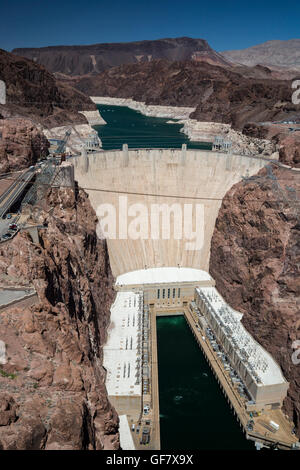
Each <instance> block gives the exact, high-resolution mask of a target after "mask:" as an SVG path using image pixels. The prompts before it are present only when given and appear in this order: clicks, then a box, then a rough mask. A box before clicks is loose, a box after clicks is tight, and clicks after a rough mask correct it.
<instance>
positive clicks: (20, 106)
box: [0, 49, 96, 127]
mask: <svg viewBox="0 0 300 470" xmlns="http://www.w3.org/2000/svg"><path fill="white" fill-rule="evenodd" d="M0 80H2V81H4V82H5V83H6V90H7V99H6V104H5V105H1V104H0V118H1V117H2V118H7V117H30V118H31V119H32V120H33V121H34V122H35V123H40V124H43V125H44V126H48V127H53V126H55V125H57V126H58V125H62V124H66V123H78V124H80V123H86V122H87V121H86V118H85V117H84V116H83V115H82V114H79V113H78V111H83V110H94V109H96V107H95V105H94V104H93V103H92V102H91V100H90V98H89V97H88V96H85V95H84V94H82V93H80V92H79V91H78V90H75V89H74V88H72V87H70V86H69V85H67V84H61V83H58V82H57V81H56V79H55V77H54V76H53V75H52V74H51V73H50V72H48V71H47V70H46V69H45V68H44V67H43V66H41V65H38V64H36V63H34V62H32V61H31V60H28V59H25V58H24V57H18V56H16V55H14V54H10V53H9V52H6V51H4V50H2V49H0Z"/></svg>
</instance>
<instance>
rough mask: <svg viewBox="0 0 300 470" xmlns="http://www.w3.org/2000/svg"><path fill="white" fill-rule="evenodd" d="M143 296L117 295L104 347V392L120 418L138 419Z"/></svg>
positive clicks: (133, 294) (128, 293)
mask: <svg viewBox="0 0 300 470" xmlns="http://www.w3.org/2000/svg"><path fill="white" fill-rule="evenodd" d="M142 315H143V294H142V293H141V292H131V291H127V292H118V293H117V296H116V299H115V302H114V303H113V305H112V307H111V323H110V327H109V329H108V337H107V341H106V344H105V345H104V347H103V366H104V367H105V369H106V371H107V372H106V388H107V393H108V396H109V399H110V402H111V403H112V404H113V405H114V406H115V408H116V410H117V411H118V413H119V414H128V413H130V415H131V416H135V417H138V416H139V413H140V411H141V399H142V380H141V367H142V364H141V341H142V338H141V332H142Z"/></svg>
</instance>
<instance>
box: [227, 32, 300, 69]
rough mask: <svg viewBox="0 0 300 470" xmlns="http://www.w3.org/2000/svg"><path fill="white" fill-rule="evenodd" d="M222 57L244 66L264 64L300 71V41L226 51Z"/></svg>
mask: <svg viewBox="0 0 300 470" xmlns="http://www.w3.org/2000/svg"><path fill="white" fill-rule="evenodd" d="M221 55H222V56H223V57H224V58H225V59H226V60H229V61H232V62H237V63H240V64H244V65H249V66H253V65H257V64H262V65H267V66H273V67H283V68H288V69H294V70H299V71H300V39H290V40H288V41H267V42H264V43H262V44H259V45H257V46H253V47H249V48H247V49H241V50H233V51H224V52H222V53H221Z"/></svg>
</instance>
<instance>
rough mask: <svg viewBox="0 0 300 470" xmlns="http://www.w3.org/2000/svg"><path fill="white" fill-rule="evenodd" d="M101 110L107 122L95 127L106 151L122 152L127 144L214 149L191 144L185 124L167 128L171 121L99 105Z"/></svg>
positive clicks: (208, 146) (129, 145) (138, 146)
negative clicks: (123, 146) (185, 145)
mask: <svg viewBox="0 0 300 470" xmlns="http://www.w3.org/2000/svg"><path fill="white" fill-rule="evenodd" d="M98 109H99V111H100V113H101V115H102V117H103V119H104V120H105V121H106V122H107V124H104V125H102V126H94V128H95V129H96V130H97V132H98V135H99V137H100V138H101V140H102V147H103V149H104V150H112V149H121V148H122V145H123V144H128V147H130V148H180V147H181V146H182V144H187V147H188V148H195V149H211V144H210V143H207V142H206V143H205V142H191V141H190V140H189V139H188V137H187V136H186V135H185V134H184V133H183V132H180V129H181V128H182V127H183V126H182V124H167V121H169V120H170V119H164V118H155V117H148V116H144V115H143V114H141V113H139V112H137V111H134V110H132V109H130V108H127V107H125V106H111V105H98ZM172 121H174V120H173V119H172Z"/></svg>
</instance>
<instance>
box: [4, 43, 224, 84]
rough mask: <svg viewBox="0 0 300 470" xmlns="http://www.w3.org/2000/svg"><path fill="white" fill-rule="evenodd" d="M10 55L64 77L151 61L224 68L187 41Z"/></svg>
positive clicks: (204, 45) (212, 55) (211, 52)
mask: <svg viewBox="0 0 300 470" xmlns="http://www.w3.org/2000/svg"><path fill="white" fill-rule="evenodd" d="M13 53H14V54H18V55H21V56H23V57H27V58H28V59H31V60H33V61H34V62H37V63H39V64H42V65H44V66H45V67H46V68H47V69H48V70H49V71H50V72H58V73H62V74H66V75H86V74H91V73H99V72H102V71H103V70H106V69H109V68H111V67H116V66H119V65H123V64H136V63H139V62H150V61H152V60H155V59H166V60H170V61H178V60H179V61H184V60H196V61H202V60H203V61H207V62H210V63H214V64H219V65H227V64H228V61H227V60H226V59H224V57H222V56H221V55H220V54H218V53H217V52H215V51H214V50H213V49H212V48H211V47H210V46H209V44H208V43H207V41H205V40H204V39H192V38H187V37H182V38H168V39H157V40H150V41H136V42H124V43H107V44H92V45H89V46H51V47H42V48H32V49H31V48H24V49H14V50H13Z"/></svg>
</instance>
